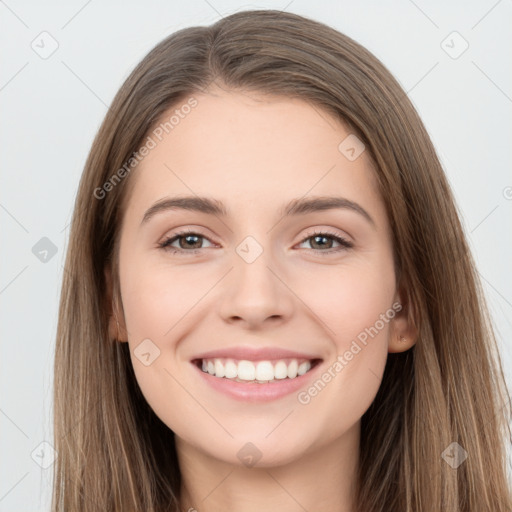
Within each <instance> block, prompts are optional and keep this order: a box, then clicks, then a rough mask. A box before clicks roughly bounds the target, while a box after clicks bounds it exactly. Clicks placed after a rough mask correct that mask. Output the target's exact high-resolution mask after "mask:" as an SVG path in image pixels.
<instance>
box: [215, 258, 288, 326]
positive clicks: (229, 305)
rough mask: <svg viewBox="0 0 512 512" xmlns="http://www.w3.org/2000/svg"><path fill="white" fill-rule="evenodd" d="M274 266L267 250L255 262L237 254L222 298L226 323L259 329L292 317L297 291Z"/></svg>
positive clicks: (226, 280) (222, 312) (223, 315)
mask: <svg viewBox="0 0 512 512" xmlns="http://www.w3.org/2000/svg"><path fill="white" fill-rule="evenodd" d="M274 267H275V264H272V262H270V261H269V260H268V259H267V257H266V252H265V251H264V252H263V254H262V255H261V256H260V257H259V258H258V259H256V261H253V262H252V263H247V262H246V261H244V260H243V259H242V258H240V257H238V255H235V258H234V268H233V270H232V271H231V272H230V273H229V275H228V276H226V279H224V280H223V281H224V283H223V286H224V288H223V291H222V294H221V297H222V298H221V299H220V315H221V317H222V319H223V320H224V321H225V322H228V323H237V322H238V323H239V324H241V325H242V324H243V325H244V326H245V327H246V328H247V329H258V328H263V327H265V326H266V325H267V324H268V325H273V326H275V325H276V324H278V323H283V322H286V321H287V320H288V319H289V318H290V317H291V315H292V312H293V292H292V291H291V289H290V288H289V287H288V286H287V284H286V279H285V278H283V276H281V275H280V272H278V271H277V270H276V269H275V268H274Z"/></svg>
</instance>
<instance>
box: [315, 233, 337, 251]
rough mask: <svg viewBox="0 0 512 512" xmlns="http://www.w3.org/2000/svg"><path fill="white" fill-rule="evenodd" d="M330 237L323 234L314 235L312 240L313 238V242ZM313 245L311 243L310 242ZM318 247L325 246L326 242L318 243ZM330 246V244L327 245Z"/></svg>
mask: <svg viewBox="0 0 512 512" xmlns="http://www.w3.org/2000/svg"><path fill="white" fill-rule="evenodd" d="M329 238H330V237H328V236H323V235H315V236H314V237H313V240H314V243H315V244H316V243H318V241H319V240H324V241H325V240H328V239H329ZM312 245H313V244H312ZM331 245H332V239H331ZM320 247H326V244H325V243H320ZM329 248H330V246H329Z"/></svg>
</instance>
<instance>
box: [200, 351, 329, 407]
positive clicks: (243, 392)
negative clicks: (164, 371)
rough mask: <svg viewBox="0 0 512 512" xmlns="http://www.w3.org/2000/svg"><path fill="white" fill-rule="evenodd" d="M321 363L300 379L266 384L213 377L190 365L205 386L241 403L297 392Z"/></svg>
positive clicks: (272, 398) (269, 399) (274, 398)
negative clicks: (198, 374)
mask: <svg viewBox="0 0 512 512" xmlns="http://www.w3.org/2000/svg"><path fill="white" fill-rule="evenodd" d="M321 363H322V361H319V362H318V363H317V364H316V366H314V367H313V368H312V369H311V370H309V371H308V372H306V373H305V374H304V375H301V376H300V377H295V378H294V379H288V378H286V379H282V380H276V381H274V382H268V383H266V384H260V383H258V382H247V383H245V382H237V381H233V380H229V379H225V378H223V377H215V376H213V375H210V374H209V373H207V372H203V370H201V368H199V367H198V366H196V364H194V363H192V366H193V367H194V368H195V369H196V371H198V372H199V373H200V374H201V376H202V378H203V379H204V380H205V382H206V383H207V384H209V385H210V386H211V387H212V388H213V389H215V390H216V391H220V392H221V393H224V394H225V395H228V396H229V397H231V398H234V399H235V400H240V401H243V402H268V401H271V400H277V399H278V398H281V397H283V396H286V395H289V394H290V393H293V392H296V391H298V390H299V389H300V388H302V387H303V386H304V385H305V384H307V382H308V381H309V380H310V379H311V378H312V377H313V376H314V375H315V374H316V373H317V371H318V368H319V367H320V365H321Z"/></svg>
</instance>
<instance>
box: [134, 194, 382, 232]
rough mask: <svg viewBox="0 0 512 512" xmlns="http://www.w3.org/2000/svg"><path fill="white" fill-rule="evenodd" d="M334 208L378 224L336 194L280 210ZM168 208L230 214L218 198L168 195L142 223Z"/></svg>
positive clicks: (283, 212) (285, 214)
mask: <svg viewBox="0 0 512 512" xmlns="http://www.w3.org/2000/svg"><path fill="white" fill-rule="evenodd" d="M333 209H344V210H352V211H354V212H356V213H359V214H360V215H362V216H363V217H364V218H365V219H366V220H367V221H368V222H369V223H370V224H372V225H373V226H374V227H375V226H376V224H375V221H374V220H373V219H372V217H371V216H370V214H369V213H368V212H367V211H366V210H365V209H364V208H363V207H362V206H361V205H359V204H358V203H355V202H354V201H350V200H349V199H346V198H344V197H334V196H319V197H313V198H310V199H304V198H300V199H293V200H291V201H290V202H289V203H287V204H286V205H284V207H283V208H282V209H281V210H280V217H290V216H295V215H305V214H307V213H313V212H318V211H325V210H333ZM168 210H189V211H195V212H200V213H205V214H207V215H215V216H219V217H227V216H228V211H227V209H226V207H225V206H224V204H223V203H222V202H221V201H218V200H216V199H212V198H209V197H199V196H178V197H166V198H163V199H161V200H159V201H157V202H156V203H155V204H153V206H151V207H150V208H149V209H148V210H147V211H146V213H145V214H144V217H143V218H142V221H141V225H142V224H145V223H147V222H148V221H149V220H150V219H151V218H152V217H153V216H155V215H156V214H158V213H162V212H165V211H168Z"/></svg>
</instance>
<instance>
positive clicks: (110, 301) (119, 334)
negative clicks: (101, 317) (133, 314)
mask: <svg viewBox="0 0 512 512" xmlns="http://www.w3.org/2000/svg"><path fill="white" fill-rule="evenodd" d="M112 281H113V278H112V268H111V266H110V264H108V265H107V266H106V267H105V283H106V285H107V290H106V297H107V305H108V308H109V320H108V336H109V339H110V340H113V341H119V342H126V341H128V331H127V329H126V322H125V319H124V314H123V313H122V311H121V310H120V308H119V307H118V304H120V303H121V297H119V296H118V295H117V294H116V295H115V296H114V291H113V283H112Z"/></svg>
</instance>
